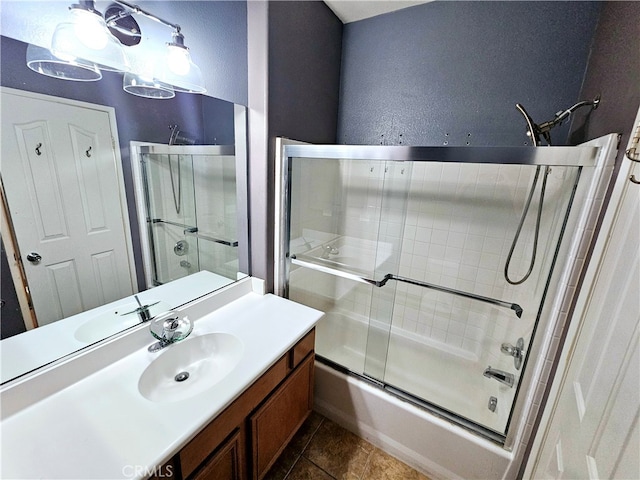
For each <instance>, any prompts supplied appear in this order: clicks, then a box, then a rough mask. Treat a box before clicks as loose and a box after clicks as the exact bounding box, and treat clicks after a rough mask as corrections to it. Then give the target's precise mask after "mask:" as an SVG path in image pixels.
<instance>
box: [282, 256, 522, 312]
mask: <svg viewBox="0 0 640 480" xmlns="http://www.w3.org/2000/svg"><path fill="white" fill-rule="evenodd" d="M290 258H291V263H293V264H294V265H300V266H301V267H306V268H309V269H311V270H316V271H319V272H324V273H329V274H331V275H335V276H337V277H342V278H346V279H349V280H354V281H356V282H360V283H366V284H367V285H373V286H374V287H384V286H385V285H386V284H387V282H388V281H389V280H395V281H396V282H402V283H408V284H411V285H417V286H418V287H424V288H429V289H431V290H437V291H439V292H445V293H450V294H452V295H458V296H460V297H465V298H471V299H473V300H479V301H481V302H485V303H490V304H492V305H497V306H499V307H505V308H509V309H511V310H513V311H514V312H515V314H516V316H517V317H518V318H521V317H522V312H523V310H522V307H521V306H520V305H518V304H517V303H510V302H506V301H504V300H498V299H496V298H490V297H484V296H482V295H476V294H475V293H471V292H464V291H462V290H456V289H453V288H448V287H443V286H441V285H434V284H432V283H427V282H422V281H419V280H413V279H411V278H406V277H401V276H398V275H393V274H391V273H387V274H386V275H385V276H384V277H382V280H372V279H369V278H364V277H361V276H359V275H356V274H353V273H349V272H343V271H342V270H338V269H335V268H331V267H328V266H325V265H318V264H315V263H313V261H307V260H306V259H310V257H308V256H307V255H304V254H297V255H291V256H290ZM303 259H304V260H303ZM314 260H317V259H314Z"/></svg>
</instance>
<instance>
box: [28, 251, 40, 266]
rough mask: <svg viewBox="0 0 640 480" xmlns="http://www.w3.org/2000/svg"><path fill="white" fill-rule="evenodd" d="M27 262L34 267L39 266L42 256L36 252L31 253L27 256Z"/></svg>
mask: <svg viewBox="0 0 640 480" xmlns="http://www.w3.org/2000/svg"><path fill="white" fill-rule="evenodd" d="M27 260H28V261H29V262H30V263H33V264H34V265H37V264H39V263H40V262H41V261H42V256H40V254H39V253H37V252H31V253H29V254H28V255H27Z"/></svg>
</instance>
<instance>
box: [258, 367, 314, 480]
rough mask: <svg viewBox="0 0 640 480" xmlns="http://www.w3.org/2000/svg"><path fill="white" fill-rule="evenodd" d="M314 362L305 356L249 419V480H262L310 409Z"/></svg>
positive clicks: (311, 405) (311, 404)
mask: <svg viewBox="0 0 640 480" xmlns="http://www.w3.org/2000/svg"><path fill="white" fill-rule="evenodd" d="M313 360H314V356H313V355H309V356H307V358H306V360H304V361H303V362H302V363H301V364H300V366H299V367H298V368H297V369H296V370H295V371H294V372H293V373H292V374H291V375H290V376H289V378H287V380H285V381H284V382H283V384H282V385H280V387H278V389H277V390H276V391H275V392H274V393H273V394H272V395H271V397H270V398H269V399H268V400H267V401H266V403H265V404H264V405H262V406H261V407H260V408H259V409H258V410H257V411H256V412H255V413H254V414H253V415H252V416H251V417H250V428H251V443H252V447H253V448H252V476H251V477H252V478H253V479H255V480H257V479H260V478H262V477H263V476H264V475H265V473H267V471H268V470H269V467H271V465H272V464H273V462H274V461H275V460H276V459H277V457H278V455H279V454H280V452H281V451H282V450H284V448H285V446H286V445H287V443H288V442H289V440H291V437H292V436H293V435H294V434H295V432H296V431H297V430H298V428H299V427H300V426H301V425H302V422H304V421H305V420H306V418H307V417H308V416H309V414H310V413H311V409H312V407H313V368H314V365H313Z"/></svg>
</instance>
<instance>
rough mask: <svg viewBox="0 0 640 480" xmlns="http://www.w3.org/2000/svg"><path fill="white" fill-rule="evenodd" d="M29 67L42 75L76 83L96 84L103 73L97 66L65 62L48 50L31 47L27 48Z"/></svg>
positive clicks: (79, 62) (35, 46) (82, 62)
mask: <svg viewBox="0 0 640 480" xmlns="http://www.w3.org/2000/svg"><path fill="white" fill-rule="evenodd" d="M27 66H28V67H29V68H30V69H31V70H33V71H34V72H37V73H39V74H41V75H46V76H48V77H54V78H59V79H61V80H73V81H76V82H95V81H97V80H100V79H101V78H102V73H100V70H98V67H96V66H95V64H92V63H89V62H84V61H81V60H79V61H65V60H62V59H60V58H58V57H56V56H55V55H54V54H53V53H51V51H50V50H49V49H47V48H43V47H39V46H37V45H31V44H29V46H28V47H27Z"/></svg>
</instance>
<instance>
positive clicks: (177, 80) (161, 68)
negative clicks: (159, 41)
mask: <svg viewBox="0 0 640 480" xmlns="http://www.w3.org/2000/svg"><path fill="white" fill-rule="evenodd" d="M155 77H156V78H158V79H159V80H161V81H162V82H164V83H167V84H169V85H171V86H172V87H173V89H174V90H175V91H176V92H187V93H205V92H206V91H207V89H206V88H205V87H204V80H203V78H202V72H201V71H200V68H199V67H198V66H197V65H196V64H195V63H193V61H192V60H191V54H190V53H189V50H188V49H187V48H186V47H184V46H181V45H176V44H172V43H169V44H167V50H166V52H165V55H164V57H163V58H162V60H161V61H159V62H158V64H157V67H156V74H155Z"/></svg>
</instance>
